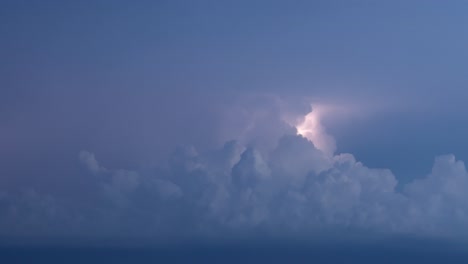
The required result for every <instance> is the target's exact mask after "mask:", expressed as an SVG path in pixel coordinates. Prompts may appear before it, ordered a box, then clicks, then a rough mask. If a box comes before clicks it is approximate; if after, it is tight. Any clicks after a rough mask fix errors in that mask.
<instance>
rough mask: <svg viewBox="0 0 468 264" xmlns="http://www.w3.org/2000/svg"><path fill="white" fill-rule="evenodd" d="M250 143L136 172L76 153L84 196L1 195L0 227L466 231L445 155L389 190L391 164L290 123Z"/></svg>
mask: <svg viewBox="0 0 468 264" xmlns="http://www.w3.org/2000/svg"><path fill="white" fill-rule="evenodd" d="M269 118H273V117H269ZM277 118H278V117H277ZM317 120H320V119H317ZM275 122H279V121H275ZM260 130H262V129H260ZM322 132H323V133H325V132H324V130H322ZM275 133H276V132H275ZM327 136H328V135H327ZM275 137H276V136H275ZM270 139H271V138H270ZM255 142H256V141H255V140H253V141H236V140H231V141H228V142H226V143H225V145H224V146H222V147H221V148H219V149H217V150H213V151H209V152H201V153H199V152H198V151H197V150H196V149H195V148H194V147H193V146H186V147H181V148H179V149H177V150H176V151H175V152H174V153H173V155H172V156H171V157H170V159H169V163H168V166H167V167H164V168H144V169H142V170H141V171H140V170H138V171H136V170H125V169H111V168H107V167H105V166H103V165H101V164H100V163H99V162H98V161H97V159H96V158H95V156H94V154H93V153H90V152H86V151H82V152H80V154H79V159H80V160H81V162H82V164H83V165H84V167H86V168H87V169H88V171H89V173H90V174H93V175H94V176H93V177H92V179H93V180H94V184H95V186H96V188H95V190H96V192H97V193H96V194H95V195H94V196H95V197H97V198H96V200H95V201H94V202H93V203H92V204H88V205H87V206H82V205H81V206H76V205H73V204H60V203H57V202H56V201H57V200H59V199H53V198H49V196H47V195H45V196H43V195H39V194H36V195H35V197H36V198H34V199H31V198H28V197H30V196H28V195H22V196H20V198H12V197H14V196H12V195H10V194H4V195H3V196H0V210H1V212H3V213H2V214H1V216H0V223H2V224H1V225H0V226H1V227H2V228H3V227H9V229H10V230H26V231H24V232H28V231H27V230H32V229H42V230H48V229H57V228H62V233H66V232H67V231H68V230H71V228H70V227H71V226H73V227H75V229H73V230H78V231H76V232H80V233H82V234H90V235H96V234H115V233H116V232H118V234H128V235H138V234H140V235H148V234H150V235H160V236H163V235H167V236H170V235H175V236H177V235H207V234H208V235H209V234H223V232H228V233H230V234H231V233H233V231H234V232H235V233H238V232H242V231H246V232H247V233H252V232H251V231H259V232H270V233H280V234H281V233H282V234H286V235H287V234H296V233H298V234H308V232H311V233H314V232H318V231H321V230H324V229H326V230H334V229H336V230H341V229H343V230H353V229H356V230H366V231H369V232H379V233H391V234H420V235H437V236H467V235H468V232H467V231H468V221H467V220H468V192H466V190H468V172H467V171H466V168H465V166H464V164H463V162H461V161H457V160H456V159H455V157H454V156H453V155H446V156H440V157H438V158H436V160H435V163H434V167H433V169H432V172H431V173H430V174H429V175H428V176H427V177H425V178H422V179H419V180H415V181H413V182H412V183H409V184H407V185H406V186H403V188H402V189H403V191H397V190H396V186H397V184H398V182H397V179H396V177H395V176H394V175H393V174H392V172H391V171H390V170H388V169H378V168H369V167H366V166H365V165H364V164H362V163H361V162H359V161H357V160H356V159H355V158H354V156H353V155H352V154H347V153H341V154H333V151H334V148H320V147H319V146H317V145H318V144H317V143H316V142H314V141H313V140H311V139H310V138H305V137H303V136H301V135H296V134H295V131H294V129H291V130H285V132H284V133H283V135H282V136H281V137H279V139H277V140H276V142H275V143H274V144H270V145H269V146H268V147H265V145H263V144H264V143H265V142H263V141H258V142H261V145H262V146H261V147H259V148H258V147H257V146H256V144H255ZM322 142H326V141H322ZM330 146H334V145H330ZM332 149H333V151H331V150H332ZM25 201H26V202H25ZM28 201H29V202H28ZM32 201H34V202H32ZM28 219H29V220H28ZM31 223H36V224H35V225H34V224H31ZM47 223H54V224H53V225H48V224H47ZM13 227H14V228H13ZM25 227H27V228H25ZM465 230H466V231H465ZM1 231H4V230H1ZM12 232H13V231H12ZM3 233H5V232H3ZM58 233H60V232H58ZM253 233H255V232H253Z"/></svg>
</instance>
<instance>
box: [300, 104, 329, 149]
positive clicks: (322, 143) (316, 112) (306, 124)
mask: <svg viewBox="0 0 468 264" xmlns="http://www.w3.org/2000/svg"><path fill="white" fill-rule="evenodd" d="M326 110H327V108H326V107H320V106H319V105H312V111H311V112H310V113H308V114H307V115H306V116H304V118H303V119H302V120H301V122H299V124H297V125H296V129H297V134H298V135H301V136H303V137H305V138H307V139H308V140H309V141H311V142H312V143H313V144H314V146H315V147H316V148H317V149H319V150H321V151H322V152H324V153H325V154H327V155H330V156H332V155H333V153H334V152H335V150H336V144H335V139H334V138H333V137H332V136H330V135H328V134H327V132H326V130H325V128H324V127H323V126H322V124H321V123H320V120H321V117H322V116H323V114H324V113H325V111H326Z"/></svg>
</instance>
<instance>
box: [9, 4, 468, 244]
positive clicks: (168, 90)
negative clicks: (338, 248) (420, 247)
mask: <svg viewBox="0 0 468 264" xmlns="http://www.w3.org/2000/svg"><path fill="white" fill-rule="evenodd" d="M467 9H468V3H467V2H466V1H455V0H454V1H447V2H442V1H177V0H176V1H137V2H134V1H106V0H100V1H74V2H73V1H54V0H48V1H20V0H17V1H10V0H6V1H2V2H1V3H0V40H1V41H0V58H1V60H0V186H1V188H0V235H1V236H2V237H16V238H21V237H34V238H39V239H40V238H43V237H55V236H59V237H77V236H79V237H85V238H90V239H95V238H96V239H97V238H103V237H104V238H108V237H120V238H126V237H137V238H139V239H140V238H141V239H145V238H148V237H149V238H151V239H154V237H157V238H158V239H162V238H167V237H170V238H174V239H175V240H178V239H181V240H182V239H183V238H187V237H188V238H193V237H204V238H206V237H208V238H210V239H211V238H215V239H229V238H239V237H244V236H247V237H250V236H255V237H257V236H260V237H262V236H263V235H265V234H268V235H273V236H275V237H276V236H278V237H283V236H287V237H296V236H307V235H310V236H314V235H317V234H319V236H324V237H327V236H330V237H333V236H334V235H331V234H334V233H336V232H337V230H342V229H344V230H347V231H350V232H357V233H359V234H361V235H362V236H364V237H367V236H374V235H376V234H381V235H382V236H384V237H385V236H387V235H408V234H409V235H412V236H413V235H415V236H417V237H426V236H429V237H432V238H434V237H435V238H441V237H443V238H444V239H447V238H448V239H449V240H452V239H453V240H458V239H462V240H464V239H466V238H467V237H468V231H467V230H468V226H467V225H466V223H468V221H467V220H468V219H467V218H468V204H467V203H466V201H467V200H468V196H467V195H466V194H465V190H466V188H468V173H467V171H466V169H465V167H464V164H463V161H464V160H465V161H466V160H468V141H466V135H467V134H468V126H467V125H466V124H467V122H468V117H467V116H468V115H467V114H468V110H467V109H466V103H465V98H467V96H468V92H467V91H468V90H467V89H465V88H466V87H467V85H468V75H466V70H467V68H468V67H467V66H468V64H467V59H468V51H467V49H466V47H467V46H468V28H467V27H466V25H467V24H468V17H467V16H466V10H467ZM311 104H312V110H313V112H312V113H314V114H313V115H312V116H313V118H314V119H313V120H312V121H313V122H317V124H318V125H317V124H316V127H314V128H313V129H312V130H313V131H312V132H311V133H312V134H310V135H311V136H310V137H309V136H306V137H307V138H309V139H310V140H311V141H308V140H307V139H306V138H303V137H301V136H298V135H296V132H297V131H296V128H295V126H297V125H299V124H300V123H301V120H302V119H303V118H304V116H306V115H307V114H308V113H309V112H310V111H311V107H310V105H311ZM301 118H302V119H301ZM314 124H315V123H314ZM309 132H310V131H309ZM314 133H315V134H314ZM311 138H312V139H311ZM323 140H326V144H328V145H329V147H330V148H331V149H334V150H335V151H334V152H333V153H325V152H324V151H323V149H322V148H321V145H320V144H321V143H323V142H325V141H323ZM319 141H320V142H319ZM324 144H325V143H324ZM330 144H331V145H330ZM333 144H336V148H333V146H334V145H333ZM116 219H118V220H116ZM323 230H329V231H330V232H329V233H330V234H329V233H327V232H323ZM356 230H357V231H356ZM324 233H325V234H324ZM220 234H221V235H220ZM20 240H21V239H20Z"/></svg>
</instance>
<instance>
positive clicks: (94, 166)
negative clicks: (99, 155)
mask: <svg viewBox="0 0 468 264" xmlns="http://www.w3.org/2000/svg"><path fill="white" fill-rule="evenodd" d="M79 158H80V161H81V162H82V163H83V164H84V165H85V166H86V168H88V169H89V170H90V171H91V172H92V173H94V174H96V173H98V172H101V171H105V170H106V169H105V168H103V167H101V166H99V163H98V162H97V160H96V157H95V156H94V154H93V153H90V152H88V151H81V152H80V154H79Z"/></svg>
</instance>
